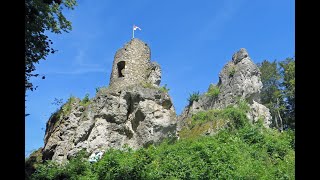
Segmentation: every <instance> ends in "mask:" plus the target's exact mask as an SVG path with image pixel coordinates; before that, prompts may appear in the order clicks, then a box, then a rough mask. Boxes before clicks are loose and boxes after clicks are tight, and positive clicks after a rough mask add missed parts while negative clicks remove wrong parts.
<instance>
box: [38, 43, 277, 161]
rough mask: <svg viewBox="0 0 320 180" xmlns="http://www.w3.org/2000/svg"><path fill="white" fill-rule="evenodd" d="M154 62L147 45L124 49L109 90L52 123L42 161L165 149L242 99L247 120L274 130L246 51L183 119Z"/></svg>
mask: <svg viewBox="0 0 320 180" xmlns="http://www.w3.org/2000/svg"><path fill="white" fill-rule="evenodd" d="M150 56H151V51H150V48H149V47H148V45H147V44H146V43H144V42H142V41H141V40H139V39H136V38H135V39H132V40H131V41H130V42H128V43H127V44H125V45H124V47H123V48H121V49H119V50H118V51H117V52H116V55H115V58H114V63H113V66H112V73H111V76H110V84H109V86H108V87H107V88H101V89H99V91H98V92H97V94H96V95H95V97H94V98H92V99H90V100H89V99H86V100H85V99H84V100H80V99H79V98H76V97H71V98H70V99H69V100H68V102H67V103H65V104H64V105H63V106H62V107H61V108H60V110H59V111H57V112H55V113H54V114H53V115H52V116H51V117H50V119H49V120H48V122H47V127H46V133H45V138H44V144H45V145H44V147H43V148H42V158H43V159H44V160H47V159H49V160H54V161H57V162H64V161H66V160H67V159H70V157H72V156H74V155H75V154H76V153H77V152H79V151H80V150H82V149H85V150H86V151H87V152H88V153H89V154H90V153H95V152H97V151H104V150H106V149H108V148H116V149H121V148H123V147H124V146H125V145H127V146H129V147H131V148H133V149H137V148H140V147H146V146H148V145H150V144H156V143H160V142H161V141H162V140H163V139H164V138H168V137H173V138H176V137H177V132H179V131H180V130H181V128H182V127H183V126H185V123H186V120H187V119H188V118H189V117H191V116H192V115H193V114H195V113H197V112H199V111H204V110H209V109H221V108H224V107H226V106H228V105H232V104H235V103H236V100H237V99H238V98H243V99H246V100H247V101H248V102H249V104H250V109H251V110H250V111H249V112H248V114H247V116H248V118H249V119H251V121H252V122H255V121H257V120H258V118H259V117H264V119H265V121H264V125H265V126H268V125H269V120H270V118H271V116H270V113H269V110H268V109H267V108H266V107H265V106H263V105H261V104H259V102H260V99H259V96H260V90H261V88H262V83H261V80H260V71H259V69H258V67H257V66H256V65H255V64H254V63H253V62H252V60H251V59H250V57H249V55H248V52H247V51H246V50H245V49H240V50H239V51H238V52H236V53H235V54H234V55H233V56H232V60H231V61H230V62H228V63H227V64H226V65H225V66H224V67H223V69H222V71H221V72H220V74H219V82H218V84H217V85H210V88H216V89H218V91H217V93H214V94H210V95H208V94H207V93H206V94H203V95H201V96H200V98H199V99H198V100H197V101H194V102H192V103H191V104H189V105H188V106H187V107H186V108H185V109H184V111H183V112H182V114H181V115H180V116H178V117H177V116H176V113H175V109H174V106H173V103H172V101H171V98H170V96H169V94H168V92H167V90H166V88H163V87H160V82H161V67H160V65H159V64H157V63H156V62H151V61H150Z"/></svg>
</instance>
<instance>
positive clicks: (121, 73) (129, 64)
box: [109, 38, 161, 90]
mask: <svg viewBox="0 0 320 180" xmlns="http://www.w3.org/2000/svg"><path fill="white" fill-rule="evenodd" d="M150 56H151V52H150V48H149V47H148V45H147V44H146V43H145V42H143V41H141V40H139V39H137V38H134V39H132V40H131V41H129V42H128V43H127V44H125V45H124V47H123V48H121V49H119V50H118V51H117V52H116V55H115V57H114V61H113V66H112V72H111V76H110V84H109V87H110V88H111V89H113V90H120V89H123V88H124V87H127V86H129V85H133V84H139V83H141V82H150V83H152V84H154V85H159V84H160V78H161V70H160V66H159V65H158V64H156V63H151V62H150ZM155 76H159V77H158V78H157V77H155Z"/></svg>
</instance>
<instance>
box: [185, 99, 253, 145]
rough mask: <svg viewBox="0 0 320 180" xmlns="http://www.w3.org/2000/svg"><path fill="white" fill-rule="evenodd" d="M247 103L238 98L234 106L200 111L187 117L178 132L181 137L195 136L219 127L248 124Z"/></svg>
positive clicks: (235, 127)
mask: <svg viewBox="0 0 320 180" xmlns="http://www.w3.org/2000/svg"><path fill="white" fill-rule="evenodd" d="M248 110H249V105H248V103H247V102H246V101H245V100H242V99H239V100H238V103H237V104H236V105H235V106H229V107H227V108H225V109H222V110H217V109H213V110H208V111H200V112H198V113H196V114H194V115H192V117H191V118H189V119H187V126H185V127H184V128H182V130H181V131H180V132H179V135H180V138H181V139H186V138H197V137H199V136H200V135H205V134H206V133H207V131H208V130H210V131H211V132H213V133H215V132H218V131H219V130H221V129H226V128H227V129H230V130H234V129H238V128H241V127H243V126H245V125H247V124H248V122H249V120H248V118H247V116H246V113H247V112H248Z"/></svg>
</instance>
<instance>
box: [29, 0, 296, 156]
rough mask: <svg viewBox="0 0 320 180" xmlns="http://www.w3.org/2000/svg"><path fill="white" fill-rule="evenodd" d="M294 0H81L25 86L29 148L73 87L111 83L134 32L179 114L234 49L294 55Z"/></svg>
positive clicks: (257, 58) (80, 90)
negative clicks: (158, 67)
mask: <svg viewBox="0 0 320 180" xmlns="http://www.w3.org/2000/svg"><path fill="white" fill-rule="evenodd" d="M294 3H295V2H294V1H292V0H281V1H278V0H261V1H250V0H223V1H220V0H161V1H160V0H157V1H156V0H154V1H150V0H117V1H115V0H114V1H110V0H78V6H77V7H76V8H75V10H73V11H65V15H66V17H67V18H68V19H69V20H71V21H72V26H73V30H72V31H71V32H70V33H63V34H60V35H54V34H50V33H48V35H49V37H50V38H51V39H52V40H53V43H54V44H53V48H55V49H57V50H58V52H56V53H55V54H53V55H49V56H48V58H47V60H45V61H42V62H40V63H39V64H38V65H37V66H36V67H37V70H36V72H37V73H39V74H40V75H45V76H46V79H44V80H42V79H41V78H35V79H32V82H33V83H34V85H37V86H38V89H37V90H36V91H33V92H28V93H27V97H26V99H27V101H26V106H27V108H26V113H29V114H30V115H29V116H27V117H26V120H25V130H26V131H25V132H26V134H25V153H26V155H27V154H29V153H30V152H31V151H33V150H35V149H38V148H39V147H42V146H43V139H44V132H45V125H46V122H47V120H48V118H49V117H50V115H51V113H53V112H54V111H55V110H56V109H57V108H58V107H57V106H55V105H52V104H51V103H52V102H53V101H54V99H55V98H58V99H60V98H62V99H63V101H64V102H66V100H67V99H68V98H69V97H70V95H74V96H76V97H79V98H83V97H84V96H85V94H86V93H89V94H90V98H92V97H94V96H95V92H96V90H95V89H96V88H97V87H101V86H108V84H109V79H110V73H111V68H112V62H113V58H114V55H115V52H116V50H117V49H119V48H121V47H122V46H123V45H124V44H125V43H126V42H128V41H130V39H131V37H132V25H133V24H136V25H137V26H139V27H140V28H141V29H142V31H139V30H137V31H136V32H135V37H136V38H139V39H141V40H143V41H144V42H146V43H147V44H148V45H149V47H150V48H151V60H152V61H156V62H158V63H159V64H160V65H161V68H162V81H161V85H164V84H167V87H168V88H169V89H170V91H169V94H170V95H171V98H172V100H173V103H174V106H175V108H176V112H177V114H180V113H181V111H182V110H183V108H184V107H185V106H186V105H187V103H188V102H187V98H188V97H189V94H190V93H192V92H193V91H200V92H201V93H203V92H205V91H206V90H207V88H208V86H209V84H210V83H217V82H218V76H219V72H220V71H221V69H222V67H223V66H224V65H225V64H226V63H227V62H228V61H229V60H230V59H231V57H232V55H233V53H234V52H236V51H237V50H239V49H240V48H246V49H247V51H248V53H249V56H250V57H251V59H252V60H253V61H254V62H255V63H258V62H261V61H262V60H264V59H267V60H283V59H285V58H286V57H293V56H294V55H295V20H294V19H295V11H294V9H295V4H294Z"/></svg>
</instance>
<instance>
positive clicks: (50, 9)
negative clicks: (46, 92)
mask: <svg viewBox="0 0 320 180" xmlns="http://www.w3.org/2000/svg"><path fill="white" fill-rule="evenodd" d="M75 6H76V0H25V92H26V91H27V90H31V91H33V90H34V89H36V87H34V86H33V84H32V83H31V82H30V78H31V77H38V76H39V74H35V73H33V72H34V71H35V70H36V68H35V64H37V63H39V61H40V60H41V59H43V60H45V59H46V58H47V56H48V54H49V53H55V52H56V50H54V49H53V48H51V47H50V45H51V44H52V41H51V40H50V39H49V38H48V36H46V35H45V32H46V31H51V32H52V33H56V34H61V33H62V32H69V31H70V30H71V29H72V26H71V22H70V21H68V20H67V19H66V18H65V16H64V15H63V14H62V10H63V8H64V7H66V8H67V9H71V10H73V9H74V7H75ZM44 78H45V77H44V76H42V79H44Z"/></svg>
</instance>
